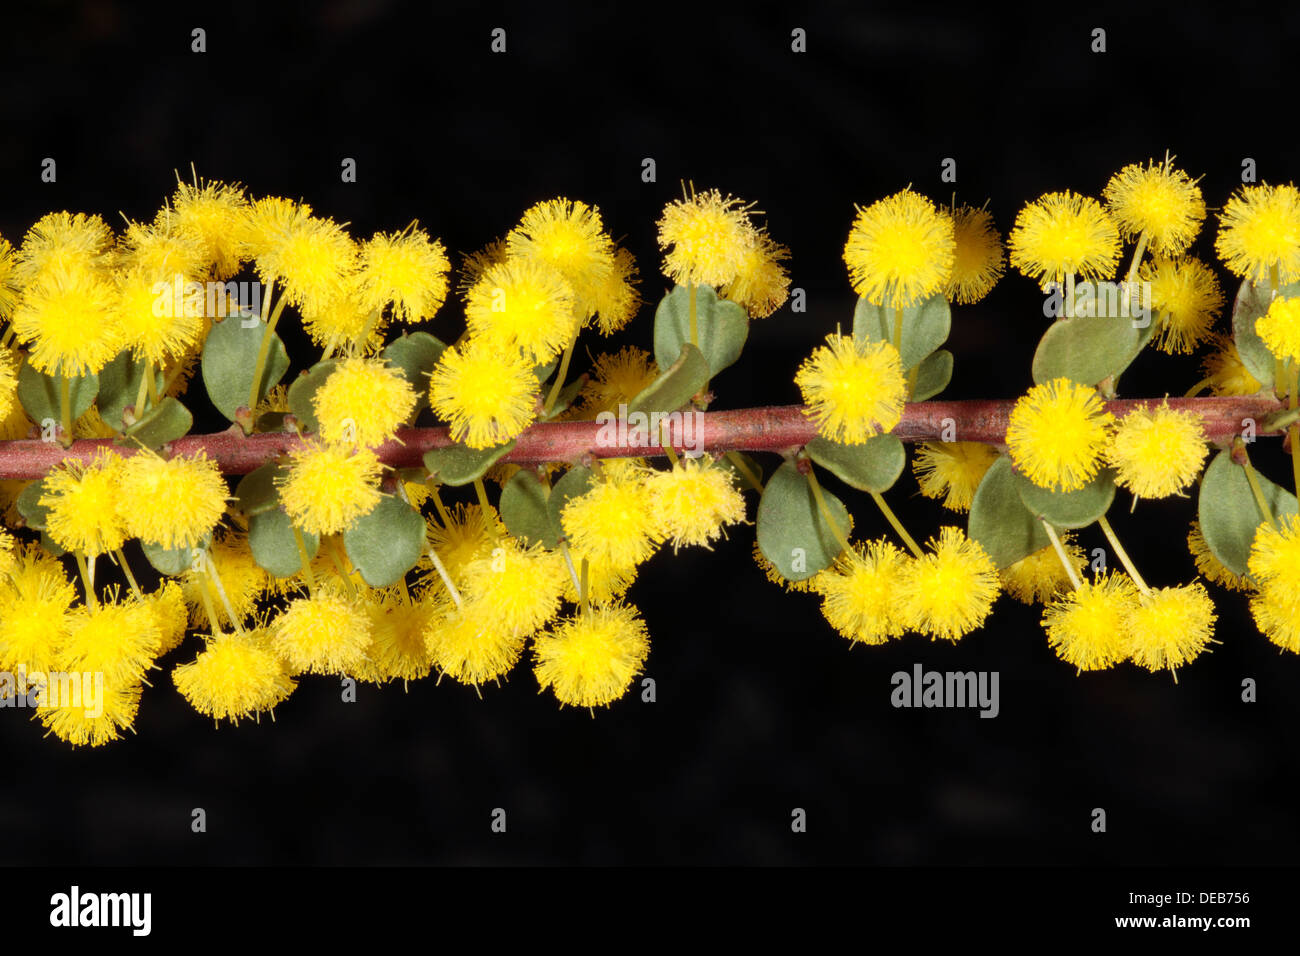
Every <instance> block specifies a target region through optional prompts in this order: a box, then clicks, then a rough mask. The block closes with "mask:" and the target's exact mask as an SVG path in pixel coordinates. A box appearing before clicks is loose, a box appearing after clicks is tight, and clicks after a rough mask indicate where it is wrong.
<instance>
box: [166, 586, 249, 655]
mask: <svg viewBox="0 0 1300 956" xmlns="http://www.w3.org/2000/svg"><path fill="white" fill-rule="evenodd" d="M263 573H265V572H263ZM144 604H145V607H147V608H148V609H149V610H150V611H151V612H152V613H153V617H154V622H155V623H156V624H157V625H158V634H159V640H160V642H161V644H160V646H159V649H158V656H159V657H161V656H162V655H164V654H168V653H170V652H172V651H174V650H175V649H176V648H178V647H180V646H181V642H182V641H184V640H185V631H186V629H187V627H188V625H189V613H188V612H187V610H186V607H185V596H184V594H183V592H182V591H181V587H180V585H179V584H177V583H176V582H175V581H164V582H163V583H162V585H161V586H160V587H159V588H158V590H157V591H154V592H153V593H152V594H148V595H146V596H145V599H144Z"/></svg>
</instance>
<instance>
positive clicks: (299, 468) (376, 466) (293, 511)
mask: <svg viewBox="0 0 1300 956" xmlns="http://www.w3.org/2000/svg"><path fill="white" fill-rule="evenodd" d="M289 460H290V461H289V470H288V474H286V475H285V476H284V477H283V479H282V480H281V481H280V483H279V488H280V501H281V502H282V503H283V505H284V510H285V512H286V513H287V514H288V515H289V518H290V520H291V521H293V523H294V525H296V526H297V527H298V528H300V529H301V530H303V531H306V532H308V533H310V534H315V535H327V534H339V533H341V532H343V531H346V530H347V529H348V528H350V527H352V525H353V523H354V522H356V520H357V519H358V518H360V517H362V516H363V515H368V514H370V512H371V511H373V510H374V509H375V506H376V505H378V504H379V499H380V492H379V478H380V476H381V475H382V474H383V470H384V466H383V465H382V464H381V463H380V461H379V459H378V458H377V457H376V456H375V453H374V452H373V451H371V450H370V449H368V448H360V449H349V448H345V447H343V446H340V445H315V444H305V445H303V446H301V447H299V448H295V449H294V450H293V451H291V452H290V453H289Z"/></svg>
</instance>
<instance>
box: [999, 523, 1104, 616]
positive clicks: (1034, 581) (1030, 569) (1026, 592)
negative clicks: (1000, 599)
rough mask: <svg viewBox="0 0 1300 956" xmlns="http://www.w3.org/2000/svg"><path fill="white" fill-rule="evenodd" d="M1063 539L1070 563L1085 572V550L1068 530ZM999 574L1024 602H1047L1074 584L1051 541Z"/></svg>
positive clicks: (1013, 592) (1077, 572) (1009, 592)
mask: <svg viewBox="0 0 1300 956" xmlns="http://www.w3.org/2000/svg"><path fill="white" fill-rule="evenodd" d="M1060 538H1061V546H1062V547H1063V548H1065V554H1066V556H1067V557H1068V558H1069V559H1070V566H1071V567H1072V568H1073V569H1074V571H1075V573H1076V574H1079V573H1082V572H1083V566H1084V564H1085V558H1084V555H1083V551H1082V550H1080V549H1079V546H1078V545H1077V544H1075V543H1074V541H1073V540H1072V536H1071V535H1070V534H1069V533H1068V532H1065V533H1062V534H1061V535H1060ZM998 577H999V579H1001V581H1002V587H1003V589H1004V590H1005V591H1006V592H1007V593H1008V594H1010V595H1011V596H1012V597H1013V598H1015V599H1016V600H1017V601H1019V602H1020V603H1022V604H1044V603H1046V602H1048V601H1050V600H1051V599H1052V598H1054V597H1056V596H1057V595H1058V594H1060V593H1061V592H1063V591H1067V590H1069V588H1070V584H1071V582H1070V576H1069V574H1067V573H1066V570H1065V566H1064V565H1063V564H1061V558H1060V556H1059V555H1058V554H1057V553H1056V548H1054V547H1052V546H1051V545H1050V544H1049V545H1048V546H1047V547H1045V548H1039V549H1038V550H1037V551H1035V552H1034V553H1033V554H1028V555H1025V557H1023V558H1021V559H1020V560H1019V561H1016V562H1013V563H1012V564H1009V565H1007V566H1006V567H1005V568H1003V569H1002V570H1001V571H999V572H998Z"/></svg>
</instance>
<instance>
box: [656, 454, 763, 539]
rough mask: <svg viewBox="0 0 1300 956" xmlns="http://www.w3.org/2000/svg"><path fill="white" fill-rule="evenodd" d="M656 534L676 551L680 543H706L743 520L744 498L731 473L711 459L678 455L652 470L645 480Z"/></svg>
mask: <svg viewBox="0 0 1300 956" xmlns="http://www.w3.org/2000/svg"><path fill="white" fill-rule="evenodd" d="M645 485H646V488H645V493H646V494H648V495H649V496H650V501H651V505H650V506H651V508H652V510H653V511H654V513H655V516H656V517H657V519H658V521H659V536H660V537H661V538H663V540H665V541H667V542H669V543H670V544H671V545H672V546H673V550H674V551H676V550H677V549H678V548H680V547H682V546H683V545H688V546H690V545H697V546H699V547H708V546H709V544H710V543H711V542H713V541H715V540H717V539H718V538H719V537H720V536H721V535H722V534H723V528H724V527H725V526H726V525H729V524H735V523H736V522H738V521H744V520H745V498H744V496H743V495H742V494H741V493H740V490H739V489H738V488H736V482H735V479H734V478H733V477H732V473H731V472H730V471H728V470H726V469H724V468H718V467H716V466H715V465H714V464H713V461H712V459H705V458H695V459H690V458H686V459H681V460H679V461H678V463H677V464H676V465H674V466H673V467H672V468H671V469H670V470H668V471H655V472H653V473H652V474H651V475H650V477H649V479H648V480H647V481H646V483H645Z"/></svg>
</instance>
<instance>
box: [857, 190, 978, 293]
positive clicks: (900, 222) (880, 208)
mask: <svg viewBox="0 0 1300 956" xmlns="http://www.w3.org/2000/svg"><path fill="white" fill-rule="evenodd" d="M955 252H956V240H955V229H954V225H953V219H952V217H951V216H949V215H947V214H946V213H943V212H941V211H940V210H938V209H936V208H935V205H934V203H932V202H931V201H930V200H928V199H926V198H925V197H924V196H922V195H920V194H919V193H915V192H913V191H912V190H911V189H904V190H902V191H901V192H897V193H894V194H893V195H892V196H887V197H885V198H884V199H881V200H879V201H878V202H875V203H872V204H871V205H870V206H867V207H866V208H865V209H864V208H862V207H860V206H859V207H858V215H857V217H856V218H855V219H854V220H853V225H852V227H851V228H850V229H849V238H848V241H847V242H845V244H844V263H845V265H847V266H848V268H849V281H850V282H851V283H852V284H853V291H855V292H856V293H857V294H858V295H860V296H862V297H863V298H865V299H866V300H867V301H868V302H870V303H872V304H873V305H879V306H888V307H890V308H899V309H901V308H904V307H906V306H909V305H912V304H914V303H916V302H918V301H920V300H922V299H926V298H928V297H929V296H931V295H933V294H934V293H936V292H940V291H942V290H943V289H944V287H945V286H946V285H947V283H948V279H949V277H950V276H951V275H952V269H953V261H954V256H955Z"/></svg>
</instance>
